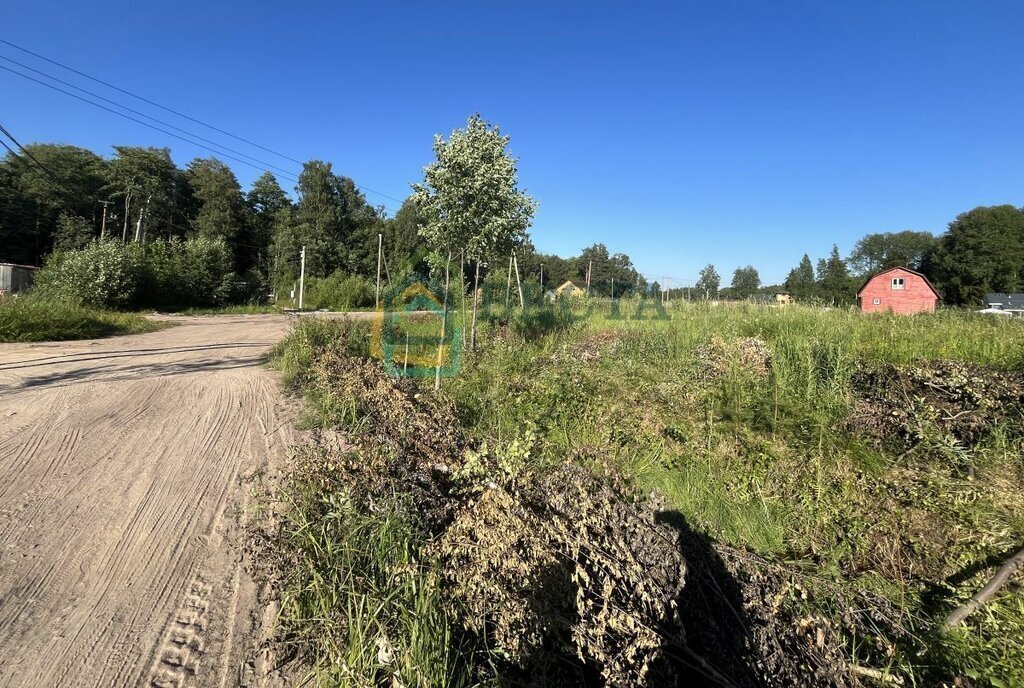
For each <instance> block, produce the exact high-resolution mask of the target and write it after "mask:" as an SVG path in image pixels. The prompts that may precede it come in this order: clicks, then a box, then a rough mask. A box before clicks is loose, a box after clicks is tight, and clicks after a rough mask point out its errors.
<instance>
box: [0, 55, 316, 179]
mask: <svg viewBox="0 0 1024 688" xmlns="http://www.w3.org/2000/svg"><path fill="white" fill-rule="evenodd" d="M0 43H3V44H4V45H9V46H10V47H12V48H14V49H16V50H20V51H21V52H23V53H28V54H29V55H32V56H33V57H37V58H39V59H40V60H44V61H45V62H49V63H50V64H53V65H56V66H58V67H60V68H61V69H66V70H68V71H69V72H73V73H74V74H77V75H78V76H81V77H85V78H86V79H89V80H90V81H95V82H96V83H98V84H102V85H104V86H106V87H107V88H112V89H114V90H115V91H119V92H121V93H123V94H125V95H127V96H131V97H132V98H135V99H137V100H141V101H142V102H144V103H148V104H150V105H152V106H153V107H158V108H160V109H161V110H166V111H167V112H170V113H171V114H173V115H177V116H178V117H184V118H185V119H187V120H189V121H191V122H195V123H196V124H201V125H202V126H204V127H206V128H207V129H212V130H214V131H216V132H220V133H221V134H224V135H225V136H230V137H231V138H233V139H236V140H238V141H241V142H242V143H247V144H249V145H250V146H255V147H256V148H259V149H260V150H264V151H266V152H268V153H273V154H274V155H276V156H278V157H280V158H284V159H285V160H290V161H291V162H294V163H297V164H299V165H301V164H302V161H301V160H296V159H295V158H293V157H290V156H288V155H285V154H284V153H278V152H277V151H275V150H273V149H272V148H267V147H266V146H261V145H260V144H258V143H256V142H254V141H250V140H248V139H244V138H242V137H241V136H236V135H235V134H232V133H231V132H230V131H224V130H223V129H220V128H218V127H215V126H213V125H212V124H207V123H206V122H203V121H202V120H199V119H196V118H195V117H190V116H189V115H186V114H185V113H183V112H178V111H177V110H172V109H171V108H169V107H167V106H166V105H161V104H160V103H157V102H154V101H152V100H150V99H148V98H144V97H142V96H140V95H137V94H135V93H132V92H131V91H129V90H127V89H123V88H121V87H120V86H115V85H114V84H111V83H109V82H107V81H103V80H102V79H98V78H96V77H94V76H90V75H88V74H86V73H85V72H80V71H79V70H77V69H75V68H74V67H69V66H67V65H66V64H62V63H60V62H57V60H51V59H50V58H48V57H44V56H43V55H40V54H39V53H35V52H32V51H31V50H29V49H28V48H23V47H21V46H20V45H17V44H16V43H11V42H10V41H6V40H4V39H2V38H0Z"/></svg>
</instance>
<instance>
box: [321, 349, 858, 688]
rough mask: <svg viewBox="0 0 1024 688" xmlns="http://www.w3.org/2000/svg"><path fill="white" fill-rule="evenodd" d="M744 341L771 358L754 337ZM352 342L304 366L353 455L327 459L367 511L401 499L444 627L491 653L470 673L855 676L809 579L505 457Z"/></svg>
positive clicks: (522, 676)
mask: <svg viewBox="0 0 1024 688" xmlns="http://www.w3.org/2000/svg"><path fill="white" fill-rule="evenodd" d="M609 344H612V345H614V342H613V341H602V342H600V343H598V345H597V346H595V350H600V349H601V348H602V347H604V346H607V345H609ZM740 350H741V351H742V352H746V353H745V354H743V355H744V356H746V358H744V360H747V359H749V365H751V367H752V368H754V369H755V370H760V369H766V368H767V366H768V361H769V360H770V359H769V358H768V355H767V352H766V351H764V350H762V349H761V347H759V346H757V344H756V343H747V344H745V345H743V346H741V347H740ZM349 351H350V348H347V347H345V346H327V347H322V348H320V349H319V350H318V351H317V352H316V353H315V355H314V356H312V357H311V359H310V361H309V365H308V366H307V367H306V369H305V370H306V373H305V376H304V379H303V385H304V387H305V389H306V390H307V392H308V393H309V395H310V399H311V401H312V402H313V403H314V404H317V403H319V404H320V405H321V407H322V410H321V418H322V420H323V421H324V422H325V424H329V423H328V421H330V420H331V419H332V418H333V421H334V425H337V426H342V427H345V428H346V429H347V430H349V431H350V434H351V440H352V442H353V444H354V448H355V449H356V451H354V452H353V451H338V453H337V455H332V454H331V453H330V452H327V456H326V459H327V462H328V464H329V467H327V468H325V469H324V470H329V471H331V473H332V474H334V475H339V474H340V476H341V483H343V484H344V485H345V488H344V489H345V492H346V494H345V499H351V500H352V501H353V502H355V503H357V504H361V505H362V506H363V508H365V509H367V510H370V511H372V510H374V509H376V508H379V506H380V505H382V504H392V505H393V504H395V503H396V500H395V496H396V495H401V496H402V497H403V498H402V500H400V502H401V503H402V504H403V505H405V508H407V509H408V510H409V512H410V515H411V516H412V517H413V519H414V521H415V522H416V523H417V524H418V526H419V528H420V529H421V531H422V533H423V541H424V543H425V544H424V546H423V549H422V557H423V559H424V560H429V561H436V562H437V563H438V568H439V575H440V578H439V584H440V586H441V590H442V591H443V594H442V595H441V597H442V599H443V600H445V602H444V604H445V605H446V606H447V607H448V612H447V613H448V615H449V617H450V618H451V619H453V620H454V623H455V625H456V628H453V632H454V633H455V634H457V635H461V636H462V637H463V638H464V639H465V641H464V643H463V646H464V647H472V648H477V649H476V650H475V651H474V652H475V653H476V654H477V655H480V656H482V657H483V659H482V660H480V658H479V657H478V658H477V659H476V660H475V661H473V662H472V665H473V667H474V668H473V671H474V674H475V676H474V679H473V680H475V681H482V682H486V681H490V680H494V679H497V680H499V681H500V682H502V683H503V684H508V685H516V684H518V685H559V686H562V685H567V686H572V685H576V686H591V685H607V686H637V685H651V686H654V685H657V686H672V685H694V684H699V685H725V686H784V685H785V686H789V685H804V686H812V685H835V686H847V685H858V682H857V680H856V678H854V677H853V676H852V675H851V674H850V673H849V670H848V669H849V667H848V666H847V665H846V664H845V663H844V662H843V660H842V653H841V652H840V649H839V648H840V646H841V644H842V642H841V640H840V639H839V633H838V629H836V628H834V627H832V626H831V625H829V623H828V622H827V621H826V620H824V619H823V618H821V617H818V616H814V615H811V614H808V613H806V612H805V611H804V610H805V608H806V607H807V606H808V605H806V598H807V592H806V588H801V587H799V586H797V585H796V584H795V583H794V579H793V578H792V577H789V576H787V575H786V574H785V573H784V571H783V570H781V569H778V568H777V567H776V568H772V567H770V566H768V565H767V564H766V563H765V562H763V561H761V560H757V559H756V558H753V557H745V556H742V553H738V552H735V551H733V550H724V549H720V548H716V547H715V546H713V545H712V544H710V542H709V541H708V540H707V538H706V537H705V536H703V535H702V534H699V533H697V532H695V531H693V530H691V529H690V528H689V527H688V526H687V525H686V523H685V521H684V520H683V519H682V518H681V516H679V515H678V514H676V513H674V512H665V511H663V510H662V509H661V508H660V507H659V504H658V503H657V501H656V499H655V498H653V497H652V498H644V497H642V496H641V495H638V494H637V493H636V492H635V491H634V490H633V489H631V488H630V487H628V486H626V485H625V484H623V483H622V482H621V481H620V480H619V479H618V478H617V477H616V476H615V475H614V474H613V473H612V472H611V471H609V470H607V469H603V468H596V469H593V468H588V467H585V466H583V465H580V464H579V463H575V462H571V461H567V462H566V463H565V464H563V465H561V466H559V467H557V468H554V469H548V470H540V469H536V468H531V467H528V466H520V467H518V468H514V469H509V467H508V466H503V465H499V462H498V461H497V460H496V459H495V458H494V457H491V456H488V455H487V453H486V451H484V450H483V448H480V447H472V446H470V443H469V442H468V440H467V439H466V438H465V436H464V434H463V433H462V431H461V429H460V428H459V426H458V423H457V421H456V417H455V413H454V408H453V406H452V404H451V402H450V401H449V400H447V399H446V397H444V396H443V395H436V394H434V393H432V392H429V391H427V390H425V389H424V388H422V387H420V386H418V385H417V384H415V383H413V382H411V381H408V380H396V379H393V378H391V377H389V376H388V375H387V374H386V373H385V372H384V370H383V368H382V367H381V366H380V365H379V364H377V363H374V362H371V361H368V360H365V359H362V358H357V357H354V356H351V355H350V354H349ZM331 414H333V416H332V415H331ZM335 484H338V483H335ZM794 591H796V592H794Z"/></svg>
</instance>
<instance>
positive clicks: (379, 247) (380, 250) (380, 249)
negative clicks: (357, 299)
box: [373, 232, 384, 310]
mask: <svg viewBox="0 0 1024 688" xmlns="http://www.w3.org/2000/svg"><path fill="white" fill-rule="evenodd" d="M383 248H384V235H383V234H382V233H381V232H377V300H376V302H375V303H374V306H373V307H374V308H376V309H378V310H380V257H381V256H382V255H383Z"/></svg>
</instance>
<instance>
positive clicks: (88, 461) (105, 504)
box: [0, 315, 292, 687]
mask: <svg viewBox="0 0 1024 688" xmlns="http://www.w3.org/2000/svg"><path fill="white" fill-rule="evenodd" d="M177 320H178V322H179V324H178V325H177V326H176V327H172V328H169V329H166V330H162V331H160V332H154V333H151V334H145V335H136V336H131V337H115V338H111V339H105V340H96V341H86V342H70V343H56V344H37V345H22V344H0V685H3V686H33V687H36V686H136V685H157V686H165V685H166V686H179V685H199V686H233V685H239V684H243V685H244V684H258V683H260V682H261V671H262V669H263V668H262V667H260V666H258V664H257V665H253V664H252V662H249V663H247V662H246V661H245V659H246V658H247V657H248V658H249V659H251V656H252V652H251V645H252V640H253V637H254V635H256V634H257V632H258V630H259V629H258V627H259V626H261V620H260V618H259V615H260V612H261V610H260V609H259V608H258V605H257V604H256V600H255V584H254V583H253V582H252V581H251V580H249V578H248V576H247V574H246V573H245V571H244V570H243V567H242V566H240V564H239V561H240V558H241V555H240V553H239V548H238V541H239V538H238V537H237V535H238V533H237V531H238V525H237V522H238V519H237V518H235V516H236V515H238V514H241V515H242V516H243V518H244V514H245V510H246V508H247V507H249V506H250V505H249V502H250V499H249V497H248V496H247V495H248V492H249V490H248V488H247V486H246V485H243V484H240V481H241V479H242V478H243V477H244V476H246V475H249V474H251V473H253V472H254V471H256V470H258V469H260V468H261V467H265V466H266V465H267V464H268V462H273V461H274V460H275V459H278V458H280V457H281V455H282V454H283V453H284V452H285V451H286V449H287V447H288V445H289V443H290V441H291V432H292V431H291V423H290V418H289V413H288V411H287V410H286V408H285V407H284V406H283V405H282V403H283V402H282V401H281V395H280V391H279V388H278V383H277V380H276V378H275V376H274V374H273V373H272V372H270V371H268V370H267V369H265V368H264V367H261V364H262V363H263V362H264V361H265V359H266V355H267V352H268V351H269V349H270V347H271V345H272V344H274V343H275V342H276V341H278V340H279V339H280V338H281V337H282V336H283V334H284V333H285V331H286V330H287V327H288V320H287V318H285V317H284V316H273V315H271V316H220V317H204V318H179V319H177Z"/></svg>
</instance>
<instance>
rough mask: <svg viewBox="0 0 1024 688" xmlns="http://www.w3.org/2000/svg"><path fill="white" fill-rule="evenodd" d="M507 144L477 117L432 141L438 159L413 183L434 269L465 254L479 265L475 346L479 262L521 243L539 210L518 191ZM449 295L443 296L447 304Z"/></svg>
mask: <svg viewBox="0 0 1024 688" xmlns="http://www.w3.org/2000/svg"><path fill="white" fill-rule="evenodd" d="M508 143H509V137H508V136H504V135H502V133H501V131H500V130H499V129H498V127H497V126H492V125H490V124H489V123H487V122H486V121H485V120H483V119H482V118H481V117H480V116H479V115H474V116H472V117H470V118H469V121H468V122H467V123H466V128H465V129H456V130H455V131H453V132H452V133H451V135H450V136H449V137H448V139H447V140H445V139H444V138H442V137H441V136H440V135H437V136H435V137H434V154H435V156H436V159H435V160H434V162H432V163H431V164H429V165H427V166H426V167H425V168H424V169H423V182H422V183H419V184H413V192H414V197H415V199H416V201H417V203H418V204H419V208H420V211H421V212H422V214H423V219H424V224H423V226H422V227H421V228H420V235H421V236H422V237H423V239H424V241H425V242H426V244H427V246H428V247H429V249H430V259H431V267H432V268H433V269H438V270H439V269H441V268H442V266H445V267H447V266H448V263H449V262H450V260H451V256H452V255H453V254H454V255H458V254H459V252H460V251H463V250H464V251H465V256H466V257H467V258H469V259H470V260H472V261H473V262H474V263H475V269H474V274H475V278H474V281H473V325H472V330H471V333H470V346H471V347H472V346H473V345H474V343H475V341H476V312H477V306H478V303H477V302H478V299H477V289H478V288H479V282H480V263H481V262H484V261H487V260H488V259H492V258H495V257H497V256H499V255H500V256H505V255H508V254H509V253H510V252H511V251H513V250H515V248H516V247H517V246H520V245H522V244H523V242H524V241H525V239H526V236H527V234H526V230H527V228H529V226H530V222H531V220H532V219H533V214H534V212H535V211H536V209H537V202H536V201H534V200H533V199H532V198H531V197H530V196H528V195H527V194H526V193H525V192H524V191H522V190H520V189H519V186H518V179H517V176H518V173H517V169H516V159H515V158H513V157H512V156H511V155H510V154H509V153H508V150H507V148H508ZM447 297H448V295H447V293H445V302H447Z"/></svg>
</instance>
